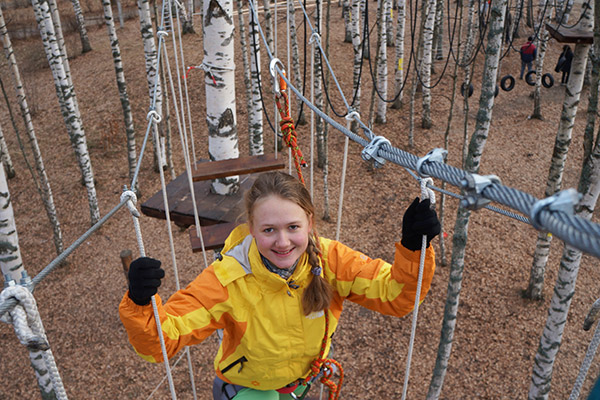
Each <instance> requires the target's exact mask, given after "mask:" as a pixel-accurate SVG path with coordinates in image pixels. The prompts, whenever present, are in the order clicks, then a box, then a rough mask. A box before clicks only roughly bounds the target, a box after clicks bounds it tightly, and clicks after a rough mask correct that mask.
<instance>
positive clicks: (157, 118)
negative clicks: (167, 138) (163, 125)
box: [146, 109, 162, 124]
mask: <svg viewBox="0 0 600 400" xmlns="http://www.w3.org/2000/svg"><path fill="white" fill-rule="evenodd" d="M150 118H152V119H153V121H154V122H156V123H157V124H158V123H159V122H160V121H162V117H161V116H160V114H159V113H158V112H157V111H156V110H154V109H152V110H150V111H149V112H148V115H147V116H146V120H148V121H149V120H150Z"/></svg>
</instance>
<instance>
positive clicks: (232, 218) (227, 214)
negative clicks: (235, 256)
mask: <svg viewBox="0 0 600 400" xmlns="http://www.w3.org/2000/svg"><path fill="white" fill-rule="evenodd" d="M256 177H257V175H242V176H240V188H239V190H238V192H237V193H235V194H233V195H228V196H222V195H218V194H215V193H212V192H211V182H210V181H200V182H193V185H194V194H195V197H196V208H197V210H198V216H199V218H200V224H201V225H211V224H215V223H223V222H237V221H239V220H240V218H243V215H244V213H245V210H244V201H243V200H244V193H245V192H246V191H247V190H248V189H249V188H250V187H251V186H252V184H253V183H254V180H256ZM167 201H168V203H169V216H170V217H171V220H172V221H173V222H174V223H175V224H177V225H179V226H182V227H185V228H187V227H188V226H190V225H195V223H196V222H195V220H194V207H193V203H192V196H191V195H190V190H189V183H188V180H187V175H186V173H185V172H184V173H183V174H182V175H180V176H178V177H177V178H176V179H174V180H172V181H171V182H169V183H168V184H167ZM140 209H141V211H142V213H143V214H144V215H147V216H149V217H152V218H159V219H166V213H165V206H164V204H163V194H162V190H161V191H158V192H157V193H155V194H154V195H153V196H152V197H150V198H149V199H148V200H146V201H145V202H144V203H142V205H141V207H140Z"/></svg>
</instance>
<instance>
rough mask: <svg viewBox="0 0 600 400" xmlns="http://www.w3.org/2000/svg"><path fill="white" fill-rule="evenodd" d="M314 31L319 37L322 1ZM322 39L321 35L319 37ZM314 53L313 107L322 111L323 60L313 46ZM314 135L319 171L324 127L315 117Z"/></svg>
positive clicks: (323, 154)
mask: <svg viewBox="0 0 600 400" xmlns="http://www.w3.org/2000/svg"><path fill="white" fill-rule="evenodd" d="M315 11H316V15H315V25H314V26H315V29H316V30H317V32H318V33H319V35H321V32H322V25H323V0H316V7H315ZM321 37H322V35H321ZM313 51H314V52H315V56H314V57H315V58H314V59H315V66H314V67H315V68H314V82H313V85H314V86H313V87H314V93H315V106H317V108H318V109H319V110H323V105H324V98H323V77H322V74H323V66H322V65H323V60H322V57H321V52H320V51H319V48H318V47H317V46H316V43H315V45H314V46H313ZM315 135H316V137H317V166H318V167H319V168H321V169H323V168H324V166H325V163H326V150H325V127H324V123H323V118H321V117H319V116H318V115H315Z"/></svg>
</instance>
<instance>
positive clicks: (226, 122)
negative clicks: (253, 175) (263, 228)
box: [203, 0, 239, 194]
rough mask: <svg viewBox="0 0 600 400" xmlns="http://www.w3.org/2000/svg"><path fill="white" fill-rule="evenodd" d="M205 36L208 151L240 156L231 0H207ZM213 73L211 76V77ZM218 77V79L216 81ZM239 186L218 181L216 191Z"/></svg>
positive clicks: (232, 181)
mask: <svg viewBox="0 0 600 400" xmlns="http://www.w3.org/2000/svg"><path fill="white" fill-rule="evenodd" d="M203 35H204V37H205V38H211V40H205V41H204V57H205V58H204V60H205V61H204V64H205V65H207V66H208V67H209V68H210V73H206V77H205V82H204V84H205V90H206V98H207V99H212V101H207V102H206V122H207V125H208V152H209V156H210V159H211V160H224V159H229V158H237V157H239V148H238V136H237V125H236V104H235V62H234V50H233V45H234V32H233V7H232V1H231V0H221V1H219V0H207V1H205V2H204V23H203ZM209 75H210V76H209ZM213 79H214V80H213ZM238 189H239V177H238V176H232V177H228V178H221V179H217V180H214V181H213V183H212V190H213V191H214V192H215V193H218V194H231V193H234V192H236V191H237V190H238Z"/></svg>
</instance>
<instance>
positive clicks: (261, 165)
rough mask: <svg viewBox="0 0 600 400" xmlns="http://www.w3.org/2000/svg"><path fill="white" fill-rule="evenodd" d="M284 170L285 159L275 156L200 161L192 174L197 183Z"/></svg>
mask: <svg viewBox="0 0 600 400" xmlns="http://www.w3.org/2000/svg"><path fill="white" fill-rule="evenodd" d="M283 168H285V160H284V159H283V157H279V158H275V155H274V154H265V155H260V156H248V157H239V158H231V159H228V160H219V161H209V162H205V161H198V162H196V165H195V168H194V171H193V172H192V180H193V181H194V182H197V181H204V180H211V179H218V178H225V177H228V176H233V175H244V174H253V173H257V172H264V171H272V170H275V169H283Z"/></svg>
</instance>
